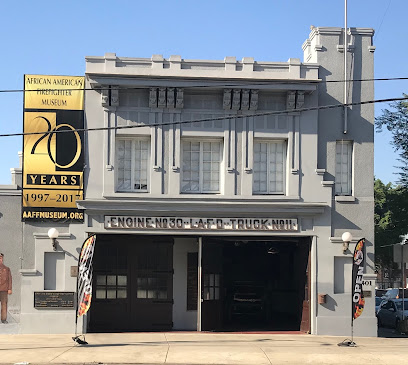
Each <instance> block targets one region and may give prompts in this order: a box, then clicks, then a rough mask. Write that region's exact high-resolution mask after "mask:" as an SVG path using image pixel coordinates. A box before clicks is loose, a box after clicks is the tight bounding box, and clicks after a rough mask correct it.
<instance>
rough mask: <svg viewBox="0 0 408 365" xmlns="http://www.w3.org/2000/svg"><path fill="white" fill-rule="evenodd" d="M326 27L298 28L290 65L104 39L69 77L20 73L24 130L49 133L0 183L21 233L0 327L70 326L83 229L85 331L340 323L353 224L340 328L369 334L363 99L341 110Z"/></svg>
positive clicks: (305, 328)
mask: <svg viewBox="0 0 408 365" xmlns="http://www.w3.org/2000/svg"><path fill="white" fill-rule="evenodd" d="M373 34H374V31H373V30H372V29H366V28H351V29H350V34H349V36H348V44H347V52H348V55H349V56H348V67H349V69H350V70H352V75H353V78H354V79H356V80H357V79H358V80H360V79H372V78H373V75H374V72H373V70H374V67H373V58H374V57H373V56H374V49H375V47H374V46H373V45H372V37H373ZM342 40H343V29H341V28H313V29H312V31H311V33H310V36H309V38H308V39H307V40H306V41H305V42H304V43H303V51H304V62H303V63H302V62H300V60H299V59H297V58H290V59H289V60H288V61H287V62H261V61H254V59H253V58H251V57H244V58H243V59H242V60H241V61H238V60H237V59H236V58H235V57H226V58H225V59H224V60H223V61H217V60H209V61H208V60H185V59H182V58H181V57H180V56H170V57H169V58H168V59H166V58H163V57H162V56H161V55H153V56H152V57H151V58H124V57H123V58H122V57H118V56H117V55H116V54H114V53H106V54H105V55H104V56H100V57H86V74H85V78H84V77H77V78H75V77H63V76H39V75H29V76H28V75H26V77H25V88H26V93H25V94H26V97H25V106H24V131H25V132H35V131H45V130H46V131H47V133H44V134H43V135H42V136H41V135H26V136H25V137H24V138H25V139H24V151H23V157H22V160H23V171H22V172H21V169H14V170H15V171H14V173H15V175H16V176H15V177H14V179H15V183H16V186H17V187H16V188H15V190H13V189H14V188H12V187H8V188H6V187H4V186H3V188H2V189H0V199H2V200H3V201H6V200H5V199H9V198H10V197H11V196H12V195H13V194H14V195H13V196H16V197H17V196H18V199H21V200H19V202H20V201H21V202H22V203H21V204H22V207H21V211H20V213H19V214H21V218H20V217H19V218H18V219H17V220H18V222H17V223H18V224H19V225H20V227H21V223H20V222H21V220H22V221H23V229H22V233H21V242H22V243H21V247H20V243H18V244H17V243H16V241H15V240H11V242H13V244H14V243H16V246H15V248H14V249H13V247H12V245H11V244H10V245H9V246H7V248H6V249H5V250H4V251H6V252H5V257H4V260H5V263H7V262H8V263H9V266H10V267H11V269H12V273H13V276H14V277H15V278H16V280H15V285H17V287H16V286H15V287H14V290H13V291H14V292H17V293H16V294H15V295H14V294H13V295H14V296H13V295H10V296H9V307H10V313H11V315H13V317H14V318H16V324H15V325H16V326H17V327H16V328H17V330H16V331H18V332H20V333H72V332H73V331H74V326H75V301H76V299H75V293H76V290H77V289H76V285H77V275H78V272H77V269H76V267H77V266H76V265H77V262H78V256H79V251H80V248H81V245H82V243H83V242H84V240H85V239H86V238H87V237H88V236H90V235H91V234H95V235H96V241H95V252H94V256H93V282H92V283H93V285H92V287H93V289H92V302H91V306H90V309H89V311H88V312H87V314H86V315H85V316H83V317H80V320H79V323H78V328H79V330H80V331H84V333H89V332H116V331H117V332H123V331H169V330H189V331H240V332H241V331H302V332H308V333H311V334H318V335H349V334H350V331H351V327H350V326H351V310H352V296H351V291H352V285H351V277H352V262H353V260H352V257H353V254H352V253H353V249H354V246H355V243H356V242H357V241H358V239H360V238H362V237H365V239H366V241H365V243H366V256H367V259H366V263H365V268H364V275H363V292H364V296H365V308H364V312H363V313H362V315H361V316H360V318H359V319H358V320H357V321H356V323H355V325H354V333H355V335H356V336H376V333H377V326H376V318H375V314H374V285H375V275H374V272H373V271H374V262H373V260H374V247H373V242H374V221H373V215H374V198H373V142H374V128H373V123H374V106H373V104H361V105H352V106H349V107H348V108H347V109H346V112H347V117H346V118H345V115H344V112H345V108H344V107H343V106H342V104H343V102H344V101H343V92H344V83H343V82H331V81H338V80H344V61H343V60H344V51H345V47H344V44H343V41H342ZM64 79H65V81H64ZM39 89H40V91H39ZM29 90H31V92H28V91H29ZM32 90H34V91H32ZM56 90H59V91H58V92H57V91H56ZM27 94H31V96H30V97H28V96H27ZM373 99H374V91H373V81H367V82H350V83H349V88H348V100H349V102H352V103H358V102H360V101H368V100H373ZM327 105H334V106H336V107H333V108H325V109H319V107H321V106H327ZM84 128H86V129H90V130H89V131H86V132H84V130H83V129H84ZM53 132H56V133H53ZM57 132H61V133H57ZM63 132H70V133H63ZM13 186H14V185H13ZM16 199H17V198H16ZM15 201H17V200H15ZM19 204H20V203H19ZM1 209H3V208H1ZM5 209H6V210H5V211H3V212H2V214H3V218H2V219H3V221H5V220H7V219H9V216H10V215H8V214H7V209H8V208H5ZM21 212H22V213H21ZM0 223H1V220H0ZM51 228H55V229H56V230H57V231H58V232H56V234H55V236H52V237H51V238H52V240H51V239H50V237H49V236H48V234H47V232H48V231H49V230H50V229H51ZM0 229H1V226H0ZM20 231H21V228H20ZM52 232H54V233H55V230H52ZM344 232H350V233H351V234H352V236H353V237H354V238H353V239H352V240H351V242H350V246H349V247H348V248H347V247H345V245H344V244H343V240H342V238H341V237H342V234H343V233H344ZM54 233H53V234H54ZM58 233H59V234H58ZM2 234H3V233H2ZM5 234H7V233H5ZM51 243H53V244H51ZM17 248H18V249H17ZM0 251H1V250H0ZM21 255H23V256H22V260H19V259H18V258H19V257H20V256H21ZM20 262H21V266H22V268H20ZM45 323H46V325H45ZM4 328H5V327H4Z"/></svg>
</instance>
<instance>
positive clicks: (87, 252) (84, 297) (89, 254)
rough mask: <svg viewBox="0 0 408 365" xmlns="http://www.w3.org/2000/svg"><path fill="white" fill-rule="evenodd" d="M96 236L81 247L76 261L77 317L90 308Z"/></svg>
mask: <svg viewBox="0 0 408 365" xmlns="http://www.w3.org/2000/svg"><path fill="white" fill-rule="evenodd" d="M95 241H96V236H95V235H93V236H90V237H88V238H87V239H86V240H85V242H84V243H83V245H82V249H81V253H80V255H79V260H78V281H77V295H78V301H77V303H78V309H77V317H76V318H78V317H81V316H83V315H84V314H85V313H86V312H87V311H88V309H89V307H90V306H91V299H92V260H93V254H94V250H95Z"/></svg>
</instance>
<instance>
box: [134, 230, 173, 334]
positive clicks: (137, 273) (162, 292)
mask: <svg viewBox="0 0 408 365" xmlns="http://www.w3.org/2000/svg"><path fill="white" fill-rule="evenodd" d="M135 239H136V240H138V238H136V237H135ZM130 256H131V257H132V258H133V260H134V261H133V263H132V270H131V283H130V285H131V308H132V310H131V318H130V322H131V327H132V329H133V330H136V331H167V330H171V329H172V327H173V323H172V311H173V239H170V238H162V237H157V238H156V237H149V238H143V239H142V240H140V242H138V243H137V244H135V245H132V246H131V254H130Z"/></svg>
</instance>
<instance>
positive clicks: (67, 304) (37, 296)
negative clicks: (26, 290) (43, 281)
mask: <svg viewBox="0 0 408 365" xmlns="http://www.w3.org/2000/svg"><path fill="white" fill-rule="evenodd" d="M74 294H75V293H74V292H55V291H53V292H51V291H36V292H34V308H52V309H55V308H65V309H69V308H71V309H74V303H75V301H74Z"/></svg>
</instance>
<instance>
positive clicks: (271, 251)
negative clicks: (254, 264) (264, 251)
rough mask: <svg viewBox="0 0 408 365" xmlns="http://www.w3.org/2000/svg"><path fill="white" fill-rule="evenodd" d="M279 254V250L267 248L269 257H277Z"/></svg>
mask: <svg viewBox="0 0 408 365" xmlns="http://www.w3.org/2000/svg"><path fill="white" fill-rule="evenodd" d="M278 253H279V250H278V249H277V248H276V247H273V246H271V247H269V248H268V254H269V255H277V254H278Z"/></svg>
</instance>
